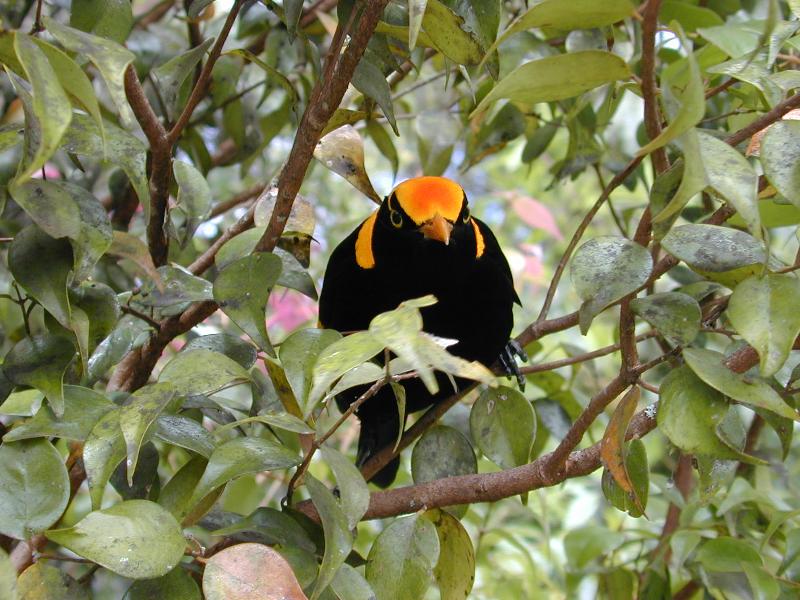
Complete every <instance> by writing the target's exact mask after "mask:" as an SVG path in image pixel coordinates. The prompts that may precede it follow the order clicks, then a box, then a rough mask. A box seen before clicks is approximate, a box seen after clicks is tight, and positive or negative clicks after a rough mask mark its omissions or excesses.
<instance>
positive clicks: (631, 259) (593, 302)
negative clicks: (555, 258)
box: [570, 236, 653, 335]
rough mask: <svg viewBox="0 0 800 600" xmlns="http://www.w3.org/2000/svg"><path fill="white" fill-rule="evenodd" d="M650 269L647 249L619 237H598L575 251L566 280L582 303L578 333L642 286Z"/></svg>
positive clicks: (650, 263)
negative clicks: (607, 308) (607, 309)
mask: <svg viewBox="0 0 800 600" xmlns="http://www.w3.org/2000/svg"><path fill="white" fill-rule="evenodd" d="M652 269H653V259H652V257H651V256H650V253H649V252H648V251H647V248H645V247H643V246H640V245H639V244H637V243H636V242H633V241H631V240H628V239H625V238H619V237H610V236H607V237H599V238H595V239H592V240H589V241H588V242H586V243H584V244H583V245H582V246H581V247H580V248H578V249H577V250H576V251H575V256H574V257H573V258H572V264H571V265H570V278H571V279H572V285H573V286H574V287H575V291H576V292H577V293H578V296H580V298H581V300H583V304H581V308H580V326H581V333H583V334H584V335H586V332H587V331H588V330H589V326H590V325H591V324H592V320H593V319H594V317H595V316H597V315H598V314H599V313H600V312H601V311H602V310H603V309H605V308H606V307H607V306H610V305H611V304H613V303H614V302H616V301H617V300H619V299H620V298H623V297H625V296H627V295H628V294H630V293H632V292H634V291H635V290H636V289H637V288H639V287H641V286H642V285H644V283H645V282H646V281H647V279H648V277H650V272H651V271H652Z"/></svg>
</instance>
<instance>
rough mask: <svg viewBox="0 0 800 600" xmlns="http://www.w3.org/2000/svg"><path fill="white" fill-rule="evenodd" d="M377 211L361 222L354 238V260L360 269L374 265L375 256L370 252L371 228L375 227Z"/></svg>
mask: <svg viewBox="0 0 800 600" xmlns="http://www.w3.org/2000/svg"><path fill="white" fill-rule="evenodd" d="M377 218H378V211H377V210H376V211H375V212H374V213H372V214H371V215H370V217H369V218H368V219H367V220H366V221H364V222H363V223H362V224H361V229H359V230H358V237H357V238H356V262H357V263H358V266H359V267H361V268H362V269H371V268H372V267H374V266H375V256H374V255H373V254H372V230H373V229H375V219H377Z"/></svg>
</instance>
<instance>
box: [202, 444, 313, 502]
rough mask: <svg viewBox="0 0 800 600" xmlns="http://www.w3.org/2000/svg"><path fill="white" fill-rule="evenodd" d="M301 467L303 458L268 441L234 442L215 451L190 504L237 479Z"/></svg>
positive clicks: (221, 445)
mask: <svg viewBox="0 0 800 600" xmlns="http://www.w3.org/2000/svg"><path fill="white" fill-rule="evenodd" d="M299 463H300V458H299V457H298V456H297V455H296V454H295V453H294V452H291V451H290V450H287V449H286V448H284V447H283V446H280V445H278V444H276V443H275V442H271V441H269V440H267V439H264V438H259V437H241V438H235V439H232V440H230V441H228V442H225V443H224V444H220V445H219V446H217V447H216V448H215V449H214V452H213V453H212V454H211V458H209V459H208V465H207V466H206V470H205V472H204V473H203V477H202V478H201V479H200V481H199V483H198V484H197V487H196V488H195V490H194V493H193V494H192V498H191V500H190V502H189V504H191V505H194V504H196V503H197V502H199V501H200V500H202V499H203V498H204V497H206V496H207V495H208V494H209V493H211V492H212V491H213V490H215V489H216V488H218V487H220V486H221V485H224V484H225V483H227V482H228V481H230V480H231V479H234V478H236V477H240V476H242V475H247V474H248V473H260V472H261V471H273V470H275V469H288V468H290V467H294V466H295V465H298V464H299Z"/></svg>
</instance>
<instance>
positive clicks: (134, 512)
mask: <svg viewBox="0 0 800 600" xmlns="http://www.w3.org/2000/svg"><path fill="white" fill-rule="evenodd" d="M45 535H47V537H48V538H49V539H50V540H52V541H54V542H56V543H57V544H60V545H62V546H64V547H65V548H68V549H70V550H72V551H73V552H74V553H75V554H77V555H78V556H82V557H83V558H88V559H89V560H91V561H94V562H96V563H97V564H99V565H101V566H103V567H105V568H107V569H109V570H110V571H113V572H114V573H117V574H118V575H122V576H123V577H128V578H130V579H152V578H154V577H161V576H163V575H166V574H167V573H169V572H170V571H171V570H172V569H174V568H175V566H176V565H177V564H178V562H179V561H180V559H181V557H182V556H183V551H184V548H185V547H186V542H185V540H184V539H183V532H182V531H181V527H180V525H179V524H178V522H177V521H176V520H175V517H173V516H172V515H171V514H169V513H168V512H167V511H166V510H164V509H163V508H161V507H160V506H159V505H158V504H156V503H154V502H149V501H148V500H128V501H127V502H121V503H119V504H115V505H114V506H111V507H109V508H106V509H104V510H96V511H94V512H90V513H89V514H88V515H86V516H85V517H84V518H83V519H81V520H80V521H79V522H78V523H76V524H75V525H74V526H73V527H68V528H66V529H52V530H50V531H47V532H46V534H45Z"/></svg>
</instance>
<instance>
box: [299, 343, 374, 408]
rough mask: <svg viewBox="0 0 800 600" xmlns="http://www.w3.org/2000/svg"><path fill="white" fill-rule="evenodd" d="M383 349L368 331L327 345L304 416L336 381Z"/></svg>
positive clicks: (315, 374) (316, 369) (319, 359)
mask: <svg viewBox="0 0 800 600" xmlns="http://www.w3.org/2000/svg"><path fill="white" fill-rule="evenodd" d="M381 350H383V345H382V344H381V343H380V342H379V341H377V340H375V339H374V338H373V337H372V336H371V335H370V334H369V332H367V331H360V332H357V333H354V334H351V335H348V336H347V337H345V338H342V339H340V340H338V341H336V342H333V343H332V344H330V345H329V346H326V347H325V348H324V349H323V350H322V351H321V352H320V355H319V357H318V358H317V362H316V364H315V365H314V382H313V384H312V386H311V391H310V392H309V395H308V403H307V404H306V406H305V407H304V410H303V418H307V417H308V415H309V414H310V413H311V411H312V410H313V409H314V407H315V406H316V405H317V403H318V402H319V401H320V400H321V399H322V397H323V396H324V395H325V392H326V391H327V390H328V387H329V386H330V385H331V384H332V383H333V382H334V381H336V380H337V379H338V378H339V377H341V376H342V375H343V374H344V373H346V372H347V371H349V370H350V369H353V368H355V367H357V366H358V365H360V364H361V363H363V362H365V361H368V360H369V359H371V358H372V357H373V356H375V355H376V354H378V352H380V351H381Z"/></svg>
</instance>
